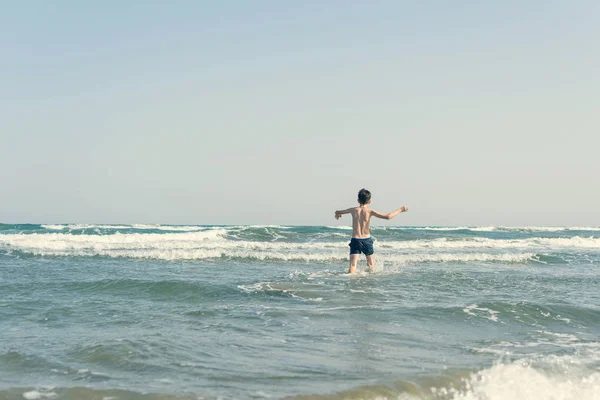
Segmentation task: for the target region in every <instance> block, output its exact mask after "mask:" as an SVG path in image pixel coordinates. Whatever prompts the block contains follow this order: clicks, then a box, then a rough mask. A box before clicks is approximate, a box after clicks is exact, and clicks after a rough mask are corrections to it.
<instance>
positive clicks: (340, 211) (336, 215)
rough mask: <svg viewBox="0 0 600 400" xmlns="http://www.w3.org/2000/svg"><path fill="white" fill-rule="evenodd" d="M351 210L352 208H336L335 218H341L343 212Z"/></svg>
mask: <svg viewBox="0 0 600 400" xmlns="http://www.w3.org/2000/svg"><path fill="white" fill-rule="evenodd" d="M352 210H353V209H352V208H347V209H345V210H337V211H336V212H335V219H340V218H342V215H343V214H350V213H351V212H352Z"/></svg>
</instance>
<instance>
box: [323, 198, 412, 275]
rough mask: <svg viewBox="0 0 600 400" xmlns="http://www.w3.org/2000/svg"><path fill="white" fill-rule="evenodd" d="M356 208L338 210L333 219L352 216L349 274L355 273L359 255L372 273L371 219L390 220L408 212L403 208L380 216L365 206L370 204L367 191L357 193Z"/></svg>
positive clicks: (406, 208)
mask: <svg viewBox="0 0 600 400" xmlns="http://www.w3.org/2000/svg"><path fill="white" fill-rule="evenodd" d="M358 204H360V205H359V206H358V207H353V208H348V209H347V210H338V211H336V212H335V219H340V218H341V217H342V215H343V214H352V239H351V240H350V244H349V245H348V246H350V270H349V271H348V273H349V274H353V273H355V272H356V264H357V263H358V257H359V256H360V253H361V252H362V253H364V254H365V256H367V264H368V266H369V271H370V272H373V264H374V262H375V259H374V257H373V239H371V217H377V218H381V219H392V218H394V217H395V216H396V215H398V214H400V213H401V212H405V211H408V207H407V206H403V207H401V208H399V209H397V210H395V211H392V212H391V213H389V214H381V213H379V212H377V211H375V210H371V209H370V208H368V207H367V206H368V205H369V204H371V192H369V191H368V190H367V189H361V190H360V191H359V192H358Z"/></svg>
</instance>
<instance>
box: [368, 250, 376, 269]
mask: <svg viewBox="0 0 600 400" xmlns="http://www.w3.org/2000/svg"><path fill="white" fill-rule="evenodd" d="M367 265H368V266H369V272H375V269H374V266H375V254H371V255H370V256H367Z"/></svg>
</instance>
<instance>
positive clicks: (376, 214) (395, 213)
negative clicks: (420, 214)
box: [371, 206, 408, 219]
mask: <svg viewBox="0 0 600 400" xmlns="http://www.w3.org/2000/svg"><path fill="white" fill-rule="evenodd" d="M406 211H408V207H407V206H402V207H400V208H399V209H397V210H394V211H392V212H391V213H389V214H382V213H380V212H377V211H375V210H371V215H373V216H374V217H377V218H381V219H392V218H394V217H395V216H396V215H398V214H400V213H401V212H406Z"/></svg>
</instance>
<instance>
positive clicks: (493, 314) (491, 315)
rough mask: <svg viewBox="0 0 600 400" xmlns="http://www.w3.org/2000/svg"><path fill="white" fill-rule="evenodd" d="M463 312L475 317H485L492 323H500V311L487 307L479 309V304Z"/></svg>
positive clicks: (466, 308) (472, 305)
mask: <svg viewBox="0 0 600 400" xmlns="http://www.w3.org/2000/svg"><path fill="white" fill-rule="evenodd" d="M463 311H464V312H465V313H467V314H469V315H472V316H474V317H483V318H486V319H489V320H490V321H494V322H498V311H494V310H491V309H489V308H485V307H478V306H477V304H471V305H470V306H467V307H465V308H464V309H463ZM477 311H483V313H477Z"/></svg>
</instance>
